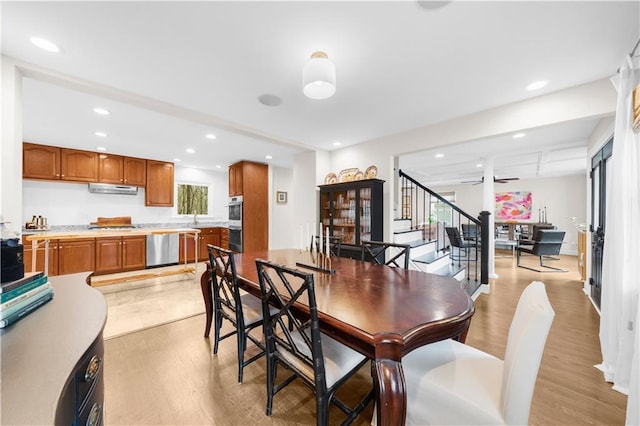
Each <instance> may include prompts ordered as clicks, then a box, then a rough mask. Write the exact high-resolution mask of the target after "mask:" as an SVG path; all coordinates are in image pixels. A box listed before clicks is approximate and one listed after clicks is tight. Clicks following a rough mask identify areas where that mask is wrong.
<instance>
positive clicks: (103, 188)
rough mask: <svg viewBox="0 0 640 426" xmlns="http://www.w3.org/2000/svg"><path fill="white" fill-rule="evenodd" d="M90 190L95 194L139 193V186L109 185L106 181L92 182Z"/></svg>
mask: <svg viewBox="0 0 640 426" xmlns="http://www.w3.org/2000/svg"><path fill="white" fill-rule="evenodd" d="M89 192H91V193H93V194H125V195H136V194H137V193H138V187H137V186H127V185H109V184H106V183H90V184H89Z"/></svg>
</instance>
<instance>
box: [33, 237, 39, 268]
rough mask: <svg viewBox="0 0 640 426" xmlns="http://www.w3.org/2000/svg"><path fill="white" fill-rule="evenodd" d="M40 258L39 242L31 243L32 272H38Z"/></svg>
mask: <svg viewBox="0 0 640 426" xmlns="http://www.w3.org/2000/svg"><path fill="white" fill-rule="evenodd" d="M37 257H38V242H37V241H36V240H32V241H31V272H35V271H36V259H37Z"/></svg>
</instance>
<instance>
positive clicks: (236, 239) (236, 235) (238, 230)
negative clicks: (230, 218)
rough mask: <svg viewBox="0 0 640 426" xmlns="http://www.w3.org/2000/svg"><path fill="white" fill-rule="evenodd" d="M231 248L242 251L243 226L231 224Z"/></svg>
mask: <svg viewBox="0 0 640 426" xmlns="http://www.w3.org/2000/svg"><path fill="white" fill-rule="evenodd" d="M229 249H230V250H233V251H235V252H238V253H242V227H235V226H231V225H229Z"/></svg>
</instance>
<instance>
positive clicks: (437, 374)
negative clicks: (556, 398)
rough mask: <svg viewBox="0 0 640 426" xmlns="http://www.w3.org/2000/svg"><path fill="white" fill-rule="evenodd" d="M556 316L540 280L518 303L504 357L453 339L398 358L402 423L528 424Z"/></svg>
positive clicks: (528, 289) (530, 287)
mask: <svg viewBox="0 0 640 426" xmlns="http://www.w3.org/2000/svg"><path fill="white" fill-rule="evenodd" d="M554 315H555V313H554V311H553V309H552V307H551V305H550V303H549V299H548V298H547V293H546V291H545V286H544V284H543V283H541V282H532V283H531V284H529V285H528V286H527V288H526V289H525V290H524V292H523V293H522V295H521V296H520V300H519V301H518V306H517V308H516V312H515V315H514V317H513V320H512V322H511V328H510V329H509V336H508V338H507V347H506V350H505V355H504V361H502V360H500V359H498V358H496V357H494V356H492V355H489V354H487V353H485V352H482V351H480V350H478V349H475V348H472V347H471V346H467V345H464V344H462V343H459V342H457V341H454V340H444V341H441V342H437V343H433V344H430V345H426V346H424V347H422V348H420V349H416V350H415V351H413V352H411V353H409V354H408V355H407V356H405V357H404V358H403V359H402V365H403V368H404V375H405V379H406V383H407V388H406V389H407V419H406V424H407V425H412V424H413V425H426V424H438V425H442V424H465V425H471V424H473V425H480V424H485V425H488V424H491V425H496V424H527V421H528V419H529V409H530V407H531V398H532V397H533V389H534V386H535V383H536V377H537V376H538V368H539V367H540V360H541V358H542V352H543V350H544V346H545V342H546V340H547V335H548V333H549V329H550V328H551V323H552V321H553V317H554Z"/></svg>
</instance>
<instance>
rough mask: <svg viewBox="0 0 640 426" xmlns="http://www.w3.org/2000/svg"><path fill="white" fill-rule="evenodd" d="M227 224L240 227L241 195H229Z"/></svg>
mask: <svg viewBox="0 0 640 426" xmlns="http://www.w3.org/2000/svg"><path fill="white" fill-rule="evenodd" d="M229 226H230V227H231V226H233V227H236V228H242V197H241V196H238V197H231V199H230V200H229Z"/></svg>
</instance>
